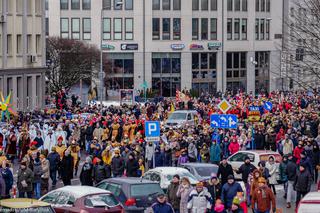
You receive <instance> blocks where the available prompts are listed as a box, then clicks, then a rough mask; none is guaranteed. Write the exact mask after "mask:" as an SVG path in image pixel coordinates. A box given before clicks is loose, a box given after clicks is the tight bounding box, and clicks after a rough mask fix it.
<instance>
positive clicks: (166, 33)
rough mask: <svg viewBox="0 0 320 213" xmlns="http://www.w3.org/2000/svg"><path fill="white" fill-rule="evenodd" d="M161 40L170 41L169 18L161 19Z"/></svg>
mask: <svg viewBox="0 0 320 213" xmlns="http://www.w3.org/2000/svg"><path fill="white" fill-rule="evenodd" d="M162 40H170V18H163V19H162Z"/></svg>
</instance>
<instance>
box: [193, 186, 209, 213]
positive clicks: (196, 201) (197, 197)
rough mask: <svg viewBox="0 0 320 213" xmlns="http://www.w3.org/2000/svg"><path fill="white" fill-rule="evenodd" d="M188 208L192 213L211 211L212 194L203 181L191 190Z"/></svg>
mask: <svg viewBox="0 0 320 213" xmlns="http://www.w3.org/2000/svg"><path fill="white" fill-rule="evenodd" d="M187 208H188V210H189V211H190V212H191V213H203V212H210V209H211V195H210V193H209V192H208V189H207V188H205V187H204V186H203V183H202V182H199V183H197V185H196V188H195V189H193V190H192V191H191V192H190V195H189V200H188V205H187Z"/></svg>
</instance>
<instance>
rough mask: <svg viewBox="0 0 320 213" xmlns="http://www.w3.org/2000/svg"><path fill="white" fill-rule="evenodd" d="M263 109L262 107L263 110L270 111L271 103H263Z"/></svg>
mask: <svg viewBox="0 0 320 213" xmlns="http://www.w3.org/2000/svg"><path fill="white" fill-rule="evenodd" d="M263 107H264V109H265V110H267V111H271V110H272V103H271V102H265V103H264V106H263Z"/></svg>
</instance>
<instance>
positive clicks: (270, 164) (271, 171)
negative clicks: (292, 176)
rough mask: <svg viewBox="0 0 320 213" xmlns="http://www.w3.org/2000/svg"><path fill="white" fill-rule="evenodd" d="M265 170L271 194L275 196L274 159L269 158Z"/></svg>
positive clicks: (275, 171) (275, 168) (275, 169)
mask: <svg viewBox="0 0 320 213" xmlns="http://www.w3.org/2000/svg"><path fill="white" fill-rule="evenodd" d="M266 168H267V169H268V170H269V175H270V176H269V178H268V182H269V186H270V188H271V189H272V190H273V194H274V195H276V188H275V185H276V184H278V182H277V169H278V168H277V165H276V164H275V162H274V157H273V156H270V157H269V161H268V162H267V163H266Z"/></svg>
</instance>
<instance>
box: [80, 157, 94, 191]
mask: <svg viewBox="0 0 320 213" xmlns="http://www.w3.org/2000/svg"><path fill="white" fill-rule="evenodd" d="M92 174H93V165H92V158H91V156H88V157H86V160H85V163H84V164H83V166H82V169H81V172H80V182H81V185H84V186H93V178H92Z"/></svg>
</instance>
